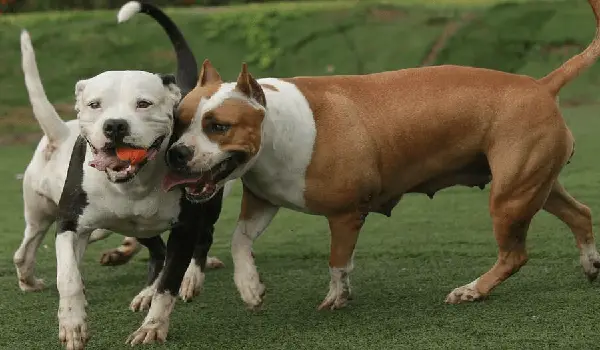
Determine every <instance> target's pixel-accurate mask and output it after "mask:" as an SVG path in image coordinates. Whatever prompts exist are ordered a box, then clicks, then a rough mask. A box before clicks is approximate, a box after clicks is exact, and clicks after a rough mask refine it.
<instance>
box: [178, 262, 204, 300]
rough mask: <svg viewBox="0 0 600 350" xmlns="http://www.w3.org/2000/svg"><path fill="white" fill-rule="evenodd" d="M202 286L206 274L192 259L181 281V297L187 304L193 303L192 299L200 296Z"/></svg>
mask: <svg viewBox="0 0 600 350" xmlns="http://www.w3.org/2000/svg"><path fill="white" fill-rule="evenodd" d="M202 286H204V273H203V272H202V271H201V270H200V266H198V265H196V261H195V260H194V259H192V261H191V262H190V265H189V266H188V268H187V270H186V271H185V275H184V276H183V280H182V281H181V287H180V288H179V296H180V297H181V299H182V300H183V301H185V302H188V301H191V300H192V298H194V297H195V296H197V295H198V294H200V292H201V291H202Z"/></svg>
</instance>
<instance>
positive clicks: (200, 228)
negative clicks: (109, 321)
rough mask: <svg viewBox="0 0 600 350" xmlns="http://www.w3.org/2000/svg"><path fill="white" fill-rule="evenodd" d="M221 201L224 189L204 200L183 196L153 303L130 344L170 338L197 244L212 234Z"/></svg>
mask: <svg viewBox="0 0 600 350" xmlns="http://www.w3.org/2000/svg"><path fill="white" fill-rule="evenodd" d="M221 201H222V191H221V192H220V193H218V194H216V195H215V197H213V199H211V200H210V201H208V202H206V203H203V204H192V203H190V202H188V201H187V200H186V199H185V198H182V199H181V204H180V205H181V212H180V214H179V220H178V223H177V224H176V225H175V226H174V227H173V229H172V230H171V234H170V235H169V240H168V241H167V257H166V261H165V266H164V268H163V271H162V273H161V274H160V275H159V277H158V279H157V282H156V293H155V294H154V296H153V298H152V305H151V306H150V310H149V311H148V314H147V315H146V318H145V319H144V322H143V323H142V326H141V327H140V328H139V329H138V330H136V331H135V332H133V333H132V334H131V335H130V336H129V337H128V338H127V343H128V344H131V345H136V344H142V343H143V344H152V343H154V342H161V343H162V342H164V341H165V340H166V338H167V333H168V331H169V322H170V317H171V312H172V311H173V307H174V306H175V300H176V299H177V293H178V292H179V289H180V287H181V281H182V279H183V275H184V274H185V271H186V268H187V267H188V265H189V264H190V261H191V260H192V255H193V253H194V247H195V246H196V243H197V242H198V240H199V239H200V240H201V239H202V238H203V237H204V235H211V236H212V228H213V226H214V224H215V222H217V219H218V218H219V215H220V213H221Z"/></svg>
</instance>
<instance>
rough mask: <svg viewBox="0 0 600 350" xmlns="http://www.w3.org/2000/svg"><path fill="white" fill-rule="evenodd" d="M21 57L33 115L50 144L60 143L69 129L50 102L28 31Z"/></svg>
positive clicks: (25, 34) (22, 39)
mask: <svg viewBox="0 0 600 350" xmlns="http://www.w3.org/2000/svg"><path fill="white" fill-rule="evenodd" d="M21 56H22V60H23V62H22V63H23V74H24V75H25V86H26V87H27V93H28V94H29V102H30V103H31V107H33V115H34V116H35V119H37V121H38V123H39V124H40V126H41V128H42V130H43V131H44V134H45V135H46V136H47V137H48V140H49V141H50V143H54V144H56V143H60V142H61V141H62V140H64V139H65V138H67V137H68V136H69V128H68V127H67V125H66V124H65V122H64V121H63V120H62V119H60V117H59V115H58V113H57V112H56V110H55V109H54V106H53V105H52V104H51V103H50V101H48V97H47V96H46V92H45V91H44V86H43V85H42V81H41V79H40V74H39V72H38V68H37V63H36V61H35V52H34V51H33V46H32V45H31V38H30V37H29V33H28V32H27V31H26V30H23V31H22V32H21Z"/></svg>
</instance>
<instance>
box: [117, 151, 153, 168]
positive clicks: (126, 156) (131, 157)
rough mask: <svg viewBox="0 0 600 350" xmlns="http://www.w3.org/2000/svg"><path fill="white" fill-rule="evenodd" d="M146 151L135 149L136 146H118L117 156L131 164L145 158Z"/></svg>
mask: <svg viewBox="0 0 600 350" xmlns="http://www.w3.org/2000/svg"><path fill="white" fill-rule="evenodd" d="M147 154H148V152H146V150H145V149H137V148H119V149H117V157H119V159H120V160H128V161H129V163H131V164H132V165H135V164H138V163H141V162H142V161H143V160H144V159H145V158H146V155H147Z"/></svg>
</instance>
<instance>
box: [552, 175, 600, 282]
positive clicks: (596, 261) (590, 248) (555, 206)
mask: <svg viewBox="0 0 600 350" xmlns="http://www.w3.org/2000/svg"><path fill="white" fill-rule="evenodd" d="M544 210H546V211H547V212H549V213H550V214H552V215H554V216H556V217H557V218H559V219H560V220H561V221H562V222H564V223H565V224H567V226H569V228H570V229H571V231H572V232H573V235H574V236H575V241H576V242H577V248H579V260H580V262H581V266H582V267H583V271H584V273H585V274H586V276H587V277H588V279H589V280H590V281H593V280H595V279H596V278H597V277H598V272H599V271H600V270H599V268H600V254H598V251H597V250H596V244H595V242H594V233H593V232H592V212H591V210H590V209H589V208H588V207H587V206H585V205H583V204H582V203H580V202H578V201H577V200H576V199H575V198H573V197H572V196H571V195H570V194H569V193H568V192H567V191H566V190H565V188H564V187H563V186H562V185H561V184H560V183H559V182H558V181H556V182H555V183H554V186H553V187H552V190H551V191H550V195H549V196H548V200H546V204H545V205H544Z"/></svg>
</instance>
